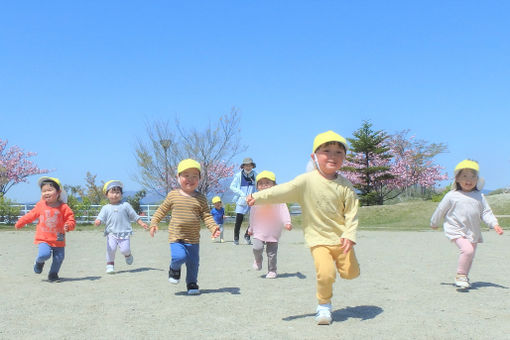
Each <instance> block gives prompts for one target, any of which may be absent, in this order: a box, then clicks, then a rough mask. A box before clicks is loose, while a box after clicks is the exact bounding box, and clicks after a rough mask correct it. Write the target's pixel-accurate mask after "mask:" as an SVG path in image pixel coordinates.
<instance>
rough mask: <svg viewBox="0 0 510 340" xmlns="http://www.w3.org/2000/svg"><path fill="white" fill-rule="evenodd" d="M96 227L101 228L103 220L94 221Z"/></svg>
mask: <svg viewBox="0 0 510 340" xmlns="http://www.w3.org/2000/svg"><path fill="white" fill-rule="evenodd" d="M94 225H95V226H96V227H99V226H100V225H101V220H99V219H97V220H95V221H94Z"/></svg>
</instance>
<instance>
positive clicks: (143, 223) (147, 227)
mask: <svg viewBox="0 0 510 340" xmlns="http://www.w3.org/2000/svg"><path fill="white" fill-rule="evenodd" d="M141 226H142V227H143V229H145V230H147V229H149V225H148V224H147V223H145V222H142V224H141Z"/></svg>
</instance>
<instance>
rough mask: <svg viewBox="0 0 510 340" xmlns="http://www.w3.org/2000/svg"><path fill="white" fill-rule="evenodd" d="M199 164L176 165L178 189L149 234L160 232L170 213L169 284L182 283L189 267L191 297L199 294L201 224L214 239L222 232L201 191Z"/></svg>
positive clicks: (157, 215)
mask: <svg viewBox="0 0 510 340" xmlns="http://www.w3.org/2000/svg"><path fill="white" fill-rule="evenodd" d="M200 171H201V166H200V163H198V162H197V161H195V160H193V159H185V160H183V161H181V162H180V163H179V165H178V166H177V181H178V183H179V185H180V188H179V189H174V190H172V191H170V192H169V193H168V195H167V196H166V198H165V200H164V201H163V203H162V204H161V205H160V206H159V208H158V210H156V212H155V213H154V215H153V216H152V219H151V227H150V233H151V236H152V237H154V233H155V232H156V231H157V230H158V223H159V222H160V221H161V220H162V219H163V217H165V215H166V214H167V213H168V212H171V219H170V224H169V225H168V240H169V242H170V253H171V260H170V268H169V271H168V281H169V282H170V283H173V284H177V283H179V280H180V278H181V266H182V265H183V264H186V288H187V290H188V295H197V294H200V290H199V287H198V284H197V279H198V266H199V260H200V257H199V244H200V221H203V222H204V223H205V225H206V227H207V228H208V229H209V230H210V231H211V233H212V235H213V237H214V238H216V237H218V236H219V235H220V229H219V227H218V225H217V224H216V223H215V222H214V218H213V217H212V215H211V213H210V212H209V206H208V204H207V199H206V198H205V196H204V195H203V194H201V193H199V192H198V191H196V188H197V187H198V184H199V181H200Z"/></svg>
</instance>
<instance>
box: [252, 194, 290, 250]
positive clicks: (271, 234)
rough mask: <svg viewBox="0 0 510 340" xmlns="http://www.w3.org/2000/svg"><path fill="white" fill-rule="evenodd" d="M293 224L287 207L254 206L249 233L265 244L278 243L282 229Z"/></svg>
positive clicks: (275, 205) (276, 205) (281, 205)
mask: <svg viewBox="0 0 510 340" xmlns="http://www.w3.org/2000/svg"><path fill="white" fill-rule="evenodd" d="M286 224H291V222H290V214H289V209H288V208H287V205H286V204H284V203H281V204H264V205H254V206H253V207H251V211H250V228H249V229H248V231H249V232H251V233H253V237H254V238H256V239H259V240H261V241H265V242H278V240H279V239H280V235H281V234H282V228H283V227H284V226H285V225H286Z"/></svg>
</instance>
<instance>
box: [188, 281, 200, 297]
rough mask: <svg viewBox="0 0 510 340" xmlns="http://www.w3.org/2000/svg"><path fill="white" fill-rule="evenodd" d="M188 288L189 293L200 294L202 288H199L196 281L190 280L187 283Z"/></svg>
mask: <svg viewBox="0 0 510 340" xmlns="http://www.w3.org/2000/svg"><path fill="white" fill-rule="evenodd" d="M187 288H188V295H199V294H200V289H198V285H197V284H196V282H190V283H188V285H187Z"/></svg>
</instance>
